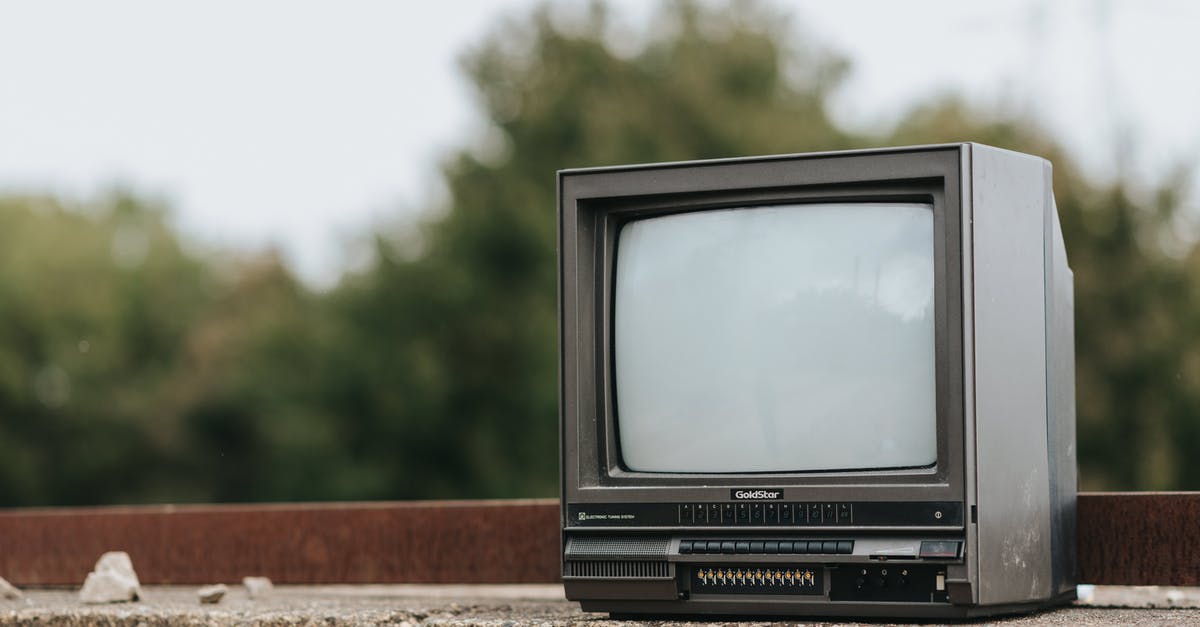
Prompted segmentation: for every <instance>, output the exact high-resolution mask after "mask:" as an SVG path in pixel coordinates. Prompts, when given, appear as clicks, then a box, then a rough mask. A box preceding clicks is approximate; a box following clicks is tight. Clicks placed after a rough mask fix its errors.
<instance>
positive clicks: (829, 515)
mask: <svg viewBox="0 0 1200 627" xmlns="http://www.w3.org/2000/svg"><path fill="white" fill-rule="evenodd" d="M821 517H822V519H823V520H822V522H824V523H825V524H827V525H832V524H833V523H834V522H836V521H837V504H835V503H825V504H824V505H822V506H821Z"/></svg>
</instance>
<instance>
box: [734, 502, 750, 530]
mask: <svg viewBox="0 0 1200 627" xmlns="http://www.w3.org/2000/svg"><path fill="white" fill-rule="evenodd" d="M737 521H738V524H739V525H740V524H744V523H748V522H750V504H749V503H738V504H737Z"/></svg>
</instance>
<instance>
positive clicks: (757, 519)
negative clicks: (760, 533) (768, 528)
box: [750, 503, 763, 525]
mask: <svg viewBox="0 0 1200 627" xmlns="http://www.w3.org/2000/svg"><path fill="white" fill-rule="evenodd" d="M750 522H752V523H754V524H756V525H761V524H762V523H763V504H762V503H754V504H752V505H750Z"/></svg>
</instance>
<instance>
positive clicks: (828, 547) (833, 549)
mask: <svg viewBox="0 0 1200 627" xmlns="http://www.w3.org/2000/svg"><path fill="white" fill-rule="evenodd" d="M837 545H838V543H837V542H834V541H833V540H826V541H825V542H822V543H821V552H822V553H829V554H833V553H837V552H838V550H837Z"/></svg>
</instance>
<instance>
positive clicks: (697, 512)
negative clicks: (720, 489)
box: [692, 503, 708, 525]
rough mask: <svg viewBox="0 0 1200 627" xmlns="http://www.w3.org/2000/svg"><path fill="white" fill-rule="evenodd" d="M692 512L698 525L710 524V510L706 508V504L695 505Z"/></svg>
mask: <svg viewBox="0 0 1200 627" xmlns="http://www.w3.org/2000/svg"><path fill="white" fill-rule="evenodd" d="M692 512H693V514H692V515H693V516H695V520H696V524H697V525H704V524H707V523H708V508H707V507H705V506H704V503H697V504H695V505H693V506H692Z"/></svg>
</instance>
